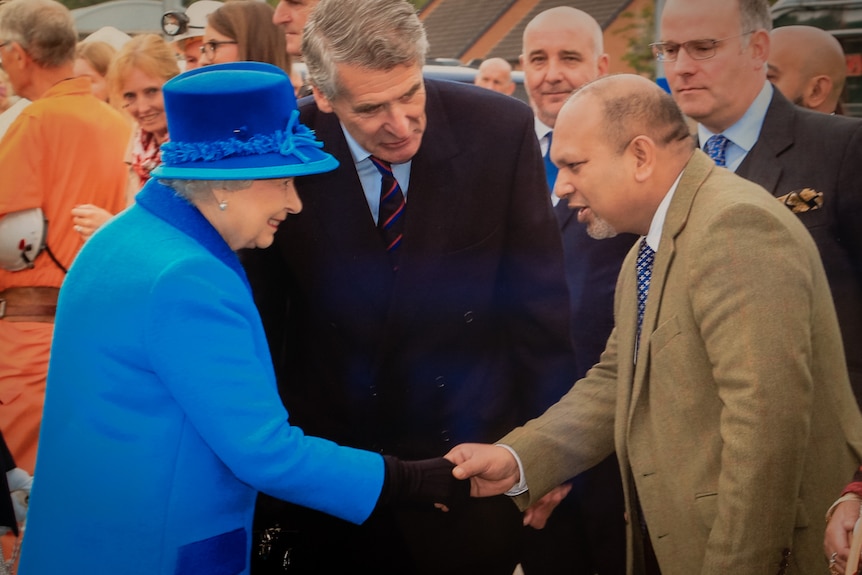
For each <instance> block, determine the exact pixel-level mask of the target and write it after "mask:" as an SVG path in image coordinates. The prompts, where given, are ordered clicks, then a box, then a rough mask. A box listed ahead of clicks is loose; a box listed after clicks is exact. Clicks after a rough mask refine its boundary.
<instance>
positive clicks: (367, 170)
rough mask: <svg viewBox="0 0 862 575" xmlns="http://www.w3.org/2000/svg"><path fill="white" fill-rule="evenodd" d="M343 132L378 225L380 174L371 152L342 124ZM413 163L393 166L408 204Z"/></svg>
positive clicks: (393, 171) (369, 206)
mask: <svg viewBox="0 0 862 575" xmlns="http://www.w3.org/2000/svg"><path fill="white" fill-rule="evenodd" d="M341 131H342V132H344V138H345V139H346V140H347V147H348V148H350V155H351V156H353V163H354V164H355V165H356V175H358V176H359V182H360V183H361V184H362V191H363V192H364V193H365V201H366V202H368V210H369V211H370V212H371V217H372V218H374V223H375V224H376V223H377V216H378V214H379V213H380V172H378V171H377V168H376V167H375V166H374V164H373V163H372V162H371V152H369V151H368V150H366V149H365V148H363V147H362V146H361V145H360V144H359V142H357V141H356V140H355V139H354V138H353V136H351V135H350V132H348V131H347V128H345V127H344V124H341ZM412 164H413V161H412V160H410V161H408V162H404V163H403V164H392V173H393V174H394V175H395V179H396V180H397V181H398V185H399V186H401V191H402V193H403V194H404V201H405V202H407V188H408V187H409V186H410V166H411V165H412Z"/></svg>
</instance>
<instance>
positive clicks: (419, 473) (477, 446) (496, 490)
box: [378, 443, 571, 529]
mask: <svg viewBox="0 0 862 575" xmlns="http://www.w3.org/2000/svg"><path fill="white" fill-rule="evenodd" d="M384 461H385V463H386V482H385V483H384V489H383V492H382V493H381V496H380V500H379V502H378V506H380V505H387V504H390V503H396V504H405V503H407V504H428V503H433V504H434V505H435V506H436V507H438V508H440V509H442V510H444V511H447V510H448V509H450V508H455V507H458V506H459V505H463V504H464V503H465V502H466V501H467V500H468V499H469V497H491V496H493V495H501V494H504V493H509V492H510V491H512V490H513V488H515V487H518V486H519V484H520V483H521V471H520V465H519V463H518V460H517V459H516V458H515V455H514V453H513V452H512V451H511V450H509V449H507V448H506V447H501V446H499V445H489V444H482V443H463V444H461V445H458V446H456V447H454V448H453V449H452V450H451V451H449V453H447V454H446V455H445V456H444V457H442V458H436V459H425V460H420V461H402V460H400V459H397V458H395V457H391V456H388V455H387V456H384ZM570 489H571V485H562V486H560V487H557V488H556V489H554V490H552V491H551V492H550V493H548V494H547V495H545V496H544V497H542V498H541V499H539V500H538V501H536V502H535V503H534V504H533V505H532V506H530V507H529V508H527V509H526V511H525V514H524V525H530V526H532V527H535V528H536V529H541V528H542V527H544V526H545V523H546V522H547V519H548V517H549V516H550V514H551V512H552V511H553V509H554V508H555V507H556V506H557V504H558V503H559V502H560V501H562V499H563V498H565V497H566V495H568V493H569V490H570ZM525 490H526V487H524V488H523V489H521V490H520V491H525ZM511 494H513V495H515V494H517V493H514V492H513V493H511Z"/></svg>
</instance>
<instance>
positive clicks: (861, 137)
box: [736, 89, 862, 405]
mask: <svg viewBox="0 0 862 575" xmlns="http://www.w3.org/2000/svg"><path fill="white" fill-rule="evenodd" d="M736 173H737V174H738V175H740V176H742V177H744V178H746V179H749V180H751V181H753V182H757V183H758V184H760V185H761V186H763V187H764V188H766V189H767V190H768V191H769V192H771V193H772V195H774V196H776V197H780V196H783V195H785V194H787V193H788V192H791V191H794V190H801V189H803V188H813V189H814V190H817V191H819V192H822V193H823V205H822V208H821V209H818V210H811V211H807V212H804V213H798V214H797V215H798V216H799V219H800V220H801V221H802V223H804V224H805V227H806V228H808V231H809V232H811V235H812V236H813V237H814V241H815V243H816V244H817V247H818V249H819V251H820V257H821V258H822V259H823V266H824V268H825V269H826V276H827V278H828V279H829V287H830V289H831V291H832V297H833V301H834V302H835V309H836V311H837V313H838V322H839V324H840V326H841V335H842V339H843V341H844V349H845V351H846V355H847V364H848V370H849V372H850V381H851V384H852V385H853V391H854V394H855V395H856V401H857V402H859V403H860V405H862V355H860V354H859V352H858V350H859V349H860V348H862V121H860V120H858V119H855V118H847V117H844V116H830V115H826V114H821V113H818V112H811V111H809V110H805V109H803V108H800V107H798V106H794V105H793V104H792V103H790V102H789V101H788V100H787V99H786V98H785V97H784V96H782V95H781V93H780V92H779V91H778V90H777V89H776V90H775V94H774V95H773V97H772V102H771V104H770V105H769V109H768V111H767V113H766V119H765V120H764V122H763V128H762V129H761V132H760V137H759V138H758V140H757V144H755V146H754V148H752V149H751V151H750V152H749V153H748V155H747V156H746V158H745V160H744V161H743V162H742V164H741V165H740V166H739V168H738V169H737V170H736Z"/></svg>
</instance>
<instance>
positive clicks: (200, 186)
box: [159, 179, 254, 203]
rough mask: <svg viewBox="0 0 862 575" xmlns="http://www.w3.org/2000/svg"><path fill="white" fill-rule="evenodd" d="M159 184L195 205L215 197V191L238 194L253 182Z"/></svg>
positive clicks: (194, 181)
mask: <svg viewBox="0 0 862 575" xmlns="http://www.w3.org/2000/svg"><path fill="white" fill-rule="evenodd" d="M159 183H160V184H162V185H165V186H167V187H169V188H171V189H172V190H174V191H175V192H176V193H177V194H178V195H179V196H181V197H183V198H185V199H186V200H188V201H189V202H192V203H195V202H198V201H201V200H202V199H204V198H209V197H215V196H214V193H215V192H216V191H225V192H238V191H240V190H247V189H248V188H250V187H251V185H252V184H253V183H254V180H169V179H164V180H163V179H159Z"/></svg>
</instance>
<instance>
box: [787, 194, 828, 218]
mask: <svg viewBox="0 0 862 575" xmlns="http://www.w3.org/2000/svg"><path fill="white" fill-rule="evenodd" d="M778 201H779V202H781V203H782V204H784V205H785V206H787V207H788V208H790V211H791V212H793V213H794V214H801V213H802V212H809V211H811V210H819V209H820V208H821V207H823V192H818V191H817V190H813V189H811V188H802V189H801V190H793V191H792V192H790V193H789V194H784V195H783V196H780V197H779V198H778Z"/></svg>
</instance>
